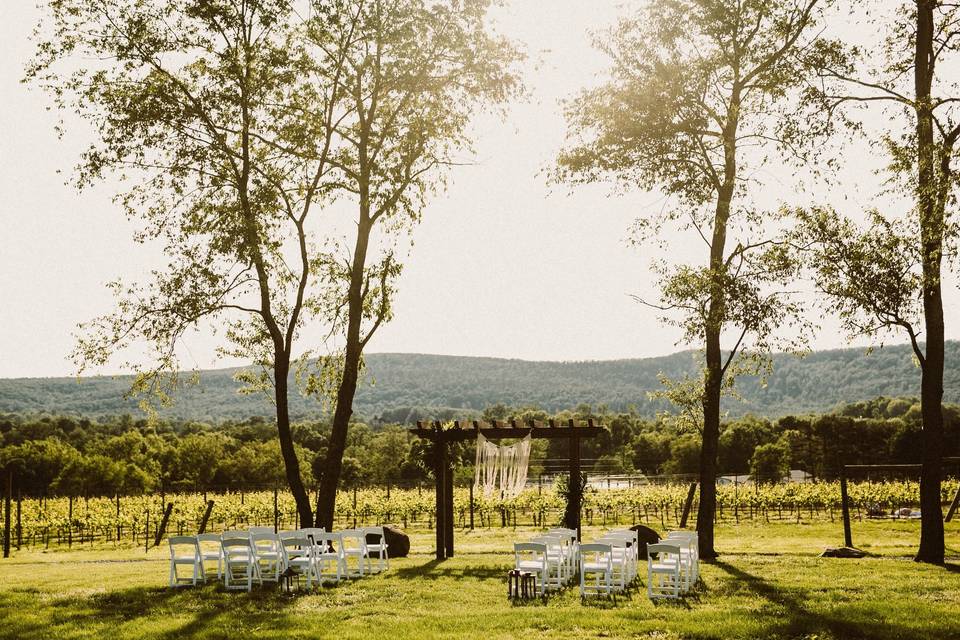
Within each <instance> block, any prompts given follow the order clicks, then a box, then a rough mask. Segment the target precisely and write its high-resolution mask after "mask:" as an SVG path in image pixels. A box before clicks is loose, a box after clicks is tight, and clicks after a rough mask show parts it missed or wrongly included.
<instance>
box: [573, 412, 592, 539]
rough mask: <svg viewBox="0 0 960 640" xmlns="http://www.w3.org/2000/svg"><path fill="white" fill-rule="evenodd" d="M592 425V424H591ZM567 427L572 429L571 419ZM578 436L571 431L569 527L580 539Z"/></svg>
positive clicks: (581, 497) (581, 498)
mask: <svg viewBox="0 0 960 640" xmlns="http://www.w3.org/2000/svg"><path fill="white" fill-rule="evenodd" d="M591 426H593V425H591ZM569 428H570V429H574V428H575V424H574V421H573V420H570V422H569ZM580 475H581V473H580V438H579V436H577V435H575V434H573V433H571V435H570V515H571V516H572V517H573V522H571V523H570V528H571V529H576V530H577V540H582V539H583V537H582V536H581V531H580V512H581V510H582V509H583V485H581V484H580Z"/></svg>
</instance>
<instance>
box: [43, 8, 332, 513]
mask: <svg viewBox="0 0 960 640" xmlns="http://www.w3.org/2000/svg"><path fill="white" fill-rule="evenodd" d="M48 10H49V13H50V15H49V24H47V25H44V26H46V27H47V29H46V30H44V31H41V33H43V34H44V36H43V38H42V39H41V41H40V42H39V44H38V48H37V54H36V57H35V59H34V60H33V62H32V65H31V66H30V68H29V69H28V78H29V79H31V80H33V81H36V82H37V83H39V84H40V85H41V86H43V87H44V88H46V89H47V90H48V91H49V92H50V93H51V94H52V96H53V98H54V100H55V102H56V104H57V105H58V106H59V107H60V108H62V109H72V110H75V111H77V112H78V113H79V114H80V115H81V116H82V117H83V118H85V119H86V120H88V121H89V122H90V123H91V125H92V126H93V129H94V131H95V134H96V136H95V137H96V139H95V141H94V142H93V143H92V144H91V145H90V147H89V149H88V150H87V151H86V152H85V153H84V154H83V156H82V157H81V160H80V163H79V166H78V170H77V177H76V182H77V185H78V187H80V188H83V187H86V186H88V185H91V184H93V183H95V182H97V181H99V180H101V179H102V178H103V177H104V176H105V175H107V174H109V173H113V174H115V175H117V176H119V177H120V178H121V179H122V180H123V181H124V182H123V184H124V185H125V187H124V190H123V191H122V192H121V193H120V194H119V196H118V198H117V199H118V202H119V203H120V204H121V205H122V206H123V208H124V209H125V211H126V213H127V215H128V217H130V218H131V219H133V220H137V221H139V222H140V223H141V225H142V227H141V229H140V231H139V232H138V233H137V236H136V238H135V239H136V240H137V241H138V242H156V243H158V244H160V245H161V246H162V248H163V251H164V254H165V256H166V258H167V260H168V263H167V264H166V265H165V266H164V267H163V268H158V269H155V270H154V271H153V272H152V274H151V277H150V279H149V280H148V281H147V282H146V283H145V284H141V285H125V284H122V283H120V282H116V283H113V284H112V288H113V290H114V292H115V294H116V296H117V299H118V301H117V309H116V311H115V312H113V313H111V314H108V315H105V316H103V317H101V318H97V319H96V320H94V321H92V322H91V323H88V324H87V325H86V326H85V327H84V328H83V329H84V330H83V333H82V335H81V337H80V340H79V342H78V347H77V349H76V352H75V359H76V361H77V363H78V365H79V367H80V368H81V370H83V368H85V367H88V366H96V365H101V364H104V363H105V362H106V361H107V360H108V359H109V358H111V357H113V356H114V355H115V354H117V353H118V352H122V351H123V350H124V349H125V348H126V347H128V346H129V345H130V344H131V343H146V344H148V345H150V346H152V347H153V349H154V352H153V354H152V355H153V358H152V362H151V364H150V365H149V366H146V367H142V366H138V365H130V368H132V369H134V370H135V371H137V372H138V377H137V381H136V383H135V385H134V391H135V392H152V393H154V394H156V395H157V396H158V397H159V399H160V401H161V402H167V401H169V399H170V394H171V393H173V391H174V389H175V388H176V386H177V383H178V376H177V371H178V369H179V366H178V360H177V355H176V347H177V345H178V343H179V342H180V341H181V339H182V338H183V336H184V334H185V333H186V332H188V331H190V330H192V329H195V328H202V327H205V326H208V325H209V326H211V327H213V330H214V331H215V330H216V328H217V327H218V326H223V325H225V326H226V327H227V328H226V331H225V333H226V337H227V344H228V345H229V346H228V347H225V348H224V350H223V351H224V353H229V354H230V355H234V356H240V357H245V358H248V359H251V360H253V362H254V363H256V364H257V365H259V366H260V367H262V373H261V376H260V380H261V381H264V382H268V383H269V387H270V391H271V394H270V395H271V396H272V400H273V402H274V404H275V406H276V418H277V425H276V427H277V436H278V440H279V444H280V449H281V451H282V454H283V462H284V467H285V469H286V478H287V482H288V484H289V486H290V490H291V492H292V493H293V496H294V498H295V500H296V503H297V509H298V511H299V512H300V517H301V520H302V521H304V522H309V521H310V518H311V516H312V512H311V508H310V500H309V497H308V495H307V493H306V490H305V488H304V486H303V483H302V482H301V479H300V470H299V462H298V460H297V457H296V454H295V451H294V447H293V441H292V438H291V434H290V419H289V411H288V405H287V402H288V398H287V394H288V377H289V373H290V369H291V362H292V358H293V353H294V352H293V350H294V342H295V338H296V336H297V335H298V332H299V331H300V329H301V328H302V326H303V323H304V321H305V320H306V319H307V316H309V315H311V314H312V313H313V311H314V309H315V307H316V306H317V304H318V302H317V301H316V300H313V299H312V298H311V296H310V295H309V293H308V291H309V285H310V284H311V282H312V281H313V280H315V279H317V278H319V277H320V274H319V273H317V270H318V268H319V265H318V264H317V262H318V257H317V256H315V255H313V254H312V252H311V250H310V242H311V239H310V234H309V231H308V227H307V219H308V216H309V214H310V213H311V212H312V211H313V209H314V208H315V205H316V204H317V202H318V201H320V200H321V199H323V198H325V197H327V191H328V190H329V185H328V184H327V181H326V180H325V177H326V176H327V175H328V173H329V172H330V170H331V167H330V165H329V164H328V162H327V158H326V157H324V156H323V155H320V156H317V155H316V154H313V153H309V151H310V150H312V149H313V148H314V144H315V138H320V139H324V138H327V139H329V134H327V133H326V132H325V131H324V130H323V128H321V127H318V126H317V122H316V120H322V118H307V117H304V116H303V112H304V109H308V108H309V109H310V110H316V111H317V112H322V113H328V112H330V111H331V110H332V109H333V108H334V105H336V104H337V102H338V99H339V92H340V87H339V86H337V85H333V84H323V85H319V84H316V83H312V82H311V76H310V74H309V70H310V65H309V64H307V55H306V52H305V49H304V46H303V44H302V38H300V37H299V35H300V30H301V29H300V25H299V24H298V18H297V14H296V12H295V11H294V10H293V8H292V7H291V6H290V4H289V3H288V2H287V1H286V0H243V1H236V0H219V1H213V2H210V1H201V0H176V1H173V2H164V3H148V2H140V1H137V0H124V1H121V2H106V1H96V2H87V1H86V0H62V1H58V2H54V3H51V4H50V5H49V6H48ZM78 58H79V59H83V60H96V61H97V62H96V63H88V62H85V63H84V64H82V65H79V66H78V65H76V64H67V65H64V64H63V61H65V60H69V59H78ZM334 58H336V55H334Z"/></svg>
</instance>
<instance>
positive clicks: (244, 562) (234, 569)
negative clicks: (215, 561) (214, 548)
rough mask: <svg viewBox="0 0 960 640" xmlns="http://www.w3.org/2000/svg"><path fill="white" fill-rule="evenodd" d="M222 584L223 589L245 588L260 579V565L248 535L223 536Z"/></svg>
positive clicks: (250, 587) (248, 589)
mask: <svg viewBox="0 0 960 640" xmlns="http://www.w3.org/2000/svg"><path fill="white" fill-rule="evenodd" d="M220 545H221V547H222V548H223V586H224V588H225V589H246V590H247V591H250V590H251V589H252V588H253V583H254V582H257V583H260V582H262V581H261V580H260V565H259V564H258V563H257V556H256V555H255V554H254V551H253V543H251V542H250V536H246V537H241V538H223V540H222V542H221V543H220Z"/></svg>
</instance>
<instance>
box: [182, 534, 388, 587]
mask: <svg viewBox="0 0 960 640" xmlns="http://www.w3.org/2000/svg"><path fill="white" fill-rule="evenodd" d="M368 537H371V538H374V539H375V540H377V542H367V539H368ZM169 542H170V586H171V587H174V586H177V585H183V584H193V585H196V584H197V583H198V582H205V581H206V565H207V563H208V562H216V566H217V579H218V580H219V579H221V578H222V579H223V581H224V587H225V588H226V589H245V590H247V591H250V590H251V589H252V588H253V584H254V583H257V584H262V583H264V582H279V581H280V578H281V576H283V575H285V574H286V575H289V576H290V577H293V576H295V577H296V578H297V581H298V583H299V581H300V579H301V578H305V579H306V582H307V588H308V589H309V588H311V587H312V586H313V584H314V583H316V584H323V583H324V582H334V583H336V582H340V581H341V580H344V579H348V578H356V577H360V576H363V575H365V574H368V573H378V572H380V571H384V570H386V569H389V567H390V556H389V552H388V549H387V541H386V538H385V537H384V533H383V527H364V528H360V529H347V530H344V531H336V532H327V531H325V530H324V529H323V528H304V529H298V530H296V531H280V532H278V533H274V530H273V527H251V528H250V529H249V530H246V531H244V530H237V531H225V532H223V533H222V534H215V533H207V534H200V535H197V536H173V537H171V538H170V539H169ZM180 566H186V567H190V568H191V572H190V575H188V576H187V575H185V576H182V577H181V576H180V575H179V573H178V570H177V569H178V567H180Z"/></svg>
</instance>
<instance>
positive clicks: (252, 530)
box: [250, 527, 276, 536]
mask: <svg viewBox="0 0 960 640" xmlns="http://www.w3.org/2000/svg"><path fill="white" fill-rule="evenodd" d="M264 533H269V534H270V535H273V534H275V533H276V531H274V530H273V527H250V535H252V536H253V535H261V534H264Z"/></svg>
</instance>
